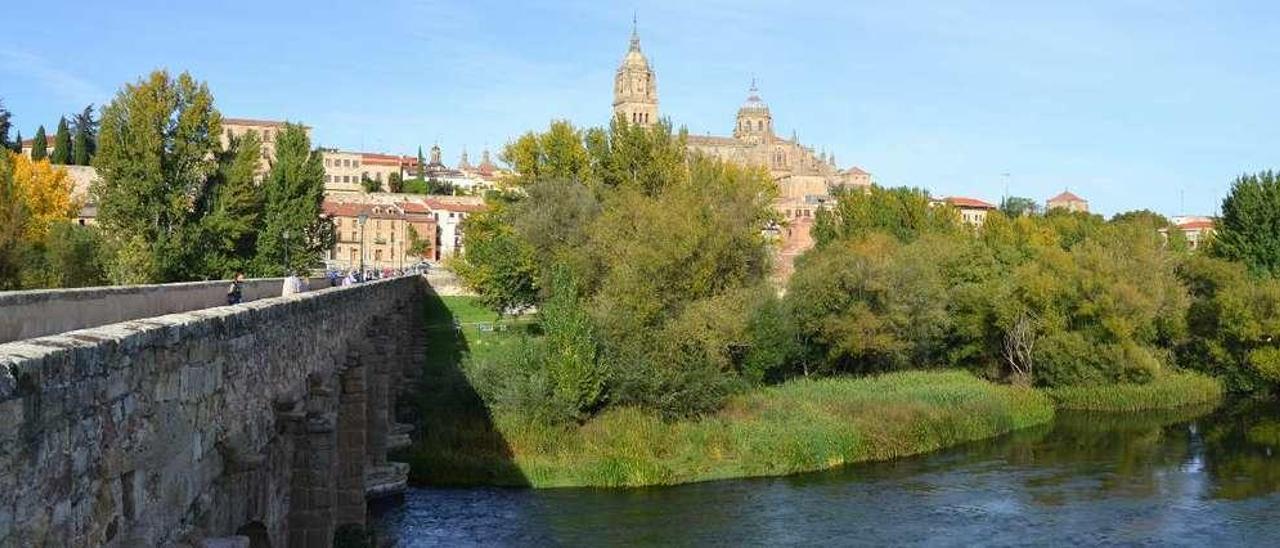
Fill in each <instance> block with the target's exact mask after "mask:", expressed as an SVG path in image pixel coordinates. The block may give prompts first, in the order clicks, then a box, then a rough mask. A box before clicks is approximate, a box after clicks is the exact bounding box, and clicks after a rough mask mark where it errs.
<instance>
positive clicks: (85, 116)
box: [71, 104, 98, 166]
mask: <svg viewBox="0 0 1280 548" xmlns="http://www.w3.org/2000/svg"><path fill="white" fill-rule="evenodd" d="M71 129H72V134H73V135H74V137H73V138H72V141H73V143H72V150H73V154H72V159H73V160H74V161H75V164H76V165H78V166H87V165H89V163H90V162H91V161H92V160H93V155H94V153H95V152H97V148H98V122H97V120H94V118H93V105H92V104H90V105H88V106H86V107H84V110H83V111H81V112H80V113H79V114H76V115H75V117H74V119H72V121H71Z"/></svg>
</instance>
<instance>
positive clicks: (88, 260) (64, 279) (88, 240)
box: [39, 221, 107, 287]
mask: <svg viewBox="0 0 1280 548" xmlns="http://www.w3.org/2000/svg"><path fill="white" fill-rule="evenodd" d="M42 248H43V254H44V256H43V257H42V260H41V263H42V266H43V267H44V269H45V272H44V273H43V276H41V277H42V278H43V279H42V280H41V281H40V283H39V287H89V286H98V285H103V284H105V283H107V272H106V253H107V249H106V248H105V243H104V241H103V239H102V234H101V232H100V231H99V230H98V228H97V227H95V226H93V225H89V226H80V225H78V224H75V223H73V222H71V221H59V222H55V223H53V224H52V225H51V226H50V228H49V235H48V237H47V238H46V241H45V243H44V245H43V246H42Z"/></svg>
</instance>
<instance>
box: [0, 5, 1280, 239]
mask: <svg viewBox="0 0 1280 548" xmlns="http://www.w3.org/2000/svg"><path fill="white" fill-rule="evenodd" d="M50 6H52V4H49V3H47V2H46V3H40V2H11V3H10V4H9V5H7V6H6V8H5V10H4V13H5V19H6V21H5V22H2V23H0V27H3V28H4V29H5V38H4V40H2V41H0V100H2V101H3V102H4V104H5V106H6V107H7V108H8V109H9V110H10V111H12V112H13V121H14V123H15V125H16V127H17V129H19V130H21V131H22V134H23V135H24V136H25V137H27V138H30V137H31V136H32V135H34V133H35V130H36V126H38V125H40V124H45V126H46V129H47V130H48V131H50V132H52V131H53V129H54V126H56V124H57V119H58V116H60V115H63V114H70V113H73V112H77V111H79V110H81V109H82V108H83V107H84V106H85V105H86V104H89V103H94V104H97V105H101V104H103V103H106V102H108V101H110V100H111V98H112V97H113V96H114V95H115V94H116V92H117V91H118V90H119V89H120V88H121V87H122V86H123V84H125V83H127V82H133V81H135V80H137V79H138V78H140V77H142V76H143V75H145V74H146V73H148V72H150V71H151V70H154V69H157V68H166V69H168V70H170V71H174V72H181V71H188V72H190V73H191V74H192V75H194V76H195V77H196V78H198V79H200V80H202V81H205V82H207V83H208V85H209V87H210V89H211V90H212V92H213V94H214V98H215V102H216V105H217V107H218V108H219V110H220V111H221V112H222V113H223V115H224V116H228V117H238V118H266V119H288V120H293V121H301V122H303V123H306V124H308V125H310V126H312V127H313V128H314V129H313V138H314V139H315V141H316V143H317V144H319V145H322V146H327V147H338V148H343V149H354V150H364V151H371V152H388V153H405V154H416V152H417V148H418V146H419V145H421V146H422V147H423V148H424V149H426V148H429V147H430V146H431V145H432V144H433V143H438V144H439V145H440V147H441V148H442V149H443V150H444V156H445V158H444V159H445V161H446V163H450V164H452V163H454V162H456V161H457V159H458V155H459V153H460V152H461V151H462V149H463V148H464V147H465V148H466V150H467V151H469V152H470V154H471V158H472V159H473V161H474V160H478V159H479V155H480V151H481V150H482V149H485V148H489V149H492V150H493V151H494V152H495V154H496V152H497V151H498V150H499V149H500V148H501V147H502V145H503V144H504V143H506V142H508V141H510V140H511V139H513V138H514V137H516V136H518V135H520V134H521V133H524V132H526V131H530V130H537V129H542V128H545V127H546V126H547V124H548V123H549V122H550V121H551V120H552V119H568V120H570V121H572V122H574V123H575V124H578V125H581V126H595V125H603V124H606V123H607V122H608V119H609V116H610V102H611V100H612V95H611V94H612V85H613V74H614V71H615V70H616V68H617V65H618V63H619V62H620V61H621V59H622V56H623V54H624V53H625V52H626V50H627V44H628V38H629V36H630V32H631V26H632V17H633V15H635V16H636V17H637V19H638V27H639V32H640V37H641V42H642V46H643V49H644V52H645V53H646V55H647V56H648V57H649V60H650V63H651V66H653V67H654V69H655V70H656V71H657V79H658V94H659V98H660V110H661V114H662V115H663V116H666V117H669V118H670V119H671V120H672V121H673V123H674V124H675V125H676V126H677V127H679V126H684V127H687V128H688V129H689V131H690V132H691V133H695V134H707V133H711V134H717V135H724V134H728V133H730V132H731V130H732V127H733V123H734V116H735V113H736V111H737V108H738V106H739V105H741V104H742V102H743V100H744V99H745V98H746V96H747V88H748V87H749V85H750V82H751V79H752V78H753V77H754V78H756V79H757V81H758V83H759V88H760V95H761V96H762V97H763V98H764V100H765V102H766V103H768V105H769V107H770V109H771V112H772V115H773V119H774V127H775V128H776V129H777V130H778V133H780V134H781V135H783V136H790V135H791V133H792V131H795V132H796V133H797V135H798V136H799V138H800V140H801V142H802V143H805V144H807V145H810V146H813V147H815V148H816V149H817V150H820V151H821V150H826V151H828V152H831V153H834V154H835V156H836V160H837V163H838V164H839V165H840V166H841V167H848V166H853V165H856V166H859V167H861V168H863V169H865V170H867V171H869V172H871V173H872V175H873V178H874V180H875V181H876V182H878V183H879V184H882V185H889V186H899V185H907V186H914V187H920V188H925V189H928V190H929V191H931V192H932V193H934V194H935V195H940V196H942V195H959V196H970V197H976V198H981V199H985V200H988V201H991V202H998V201H999V200H1000V198H1001V197H1002V196H1004V195H1006V194H1009V195H1016V196H1026V197H1031V198H1035V199H1036V200H1038V201H1041V202H1042V201H1043V200H1044V199H1046V198H1048V197H1050V196H1052V195H1054V194H1057V193H1058V192H1061V191H1062V190H1064V189H1069V190H1071V191H1072V192H1073V193H1076V194H1079V195H1081V196H1083V197H1085V198H1087V199H1089V200H1090V202H1091V206H1092V208H1093V209H1094V210H1095V211H1098V212H1101V213H1104V214H1112V213H1116V212H1120V211H1126V210H1131V209H1144V208H1145V209H1152V210H1155V211H1157V212H1160V213H1163V214H1166V215H1175V214H1182V213H1190V214H1213V213H1215V212H1216V211H1217V210H1218V208H1219V205H1220V203H1221V199H1222V198H1223V197H1224V196H1225V195H1226V193H1227V191H1228V190H1229V188H1230V183H1231V180H1232V179H1233V178H1234V177H1236V176H1237V175H1239V174H1241V173H1245V172H1253V171H1259V170H1263V169H1272V168H1280V161H1278V160H1280V159H1278V158H1277V153H1280V124H1277V123H1276V121H1277V120H1276V118H1277V117H1276V114H1277V99H1278V98H1280V70H1277V68H1278V67H1280V41H1278V40H1275V39H1274V37H1273V36H1272V34H1273V33H1272V32H1270V30H1269V29H1270V28H1271V27H1273V26H1274V22H1275V21H1277V19H1280V3H1277V2H1268V1H1232V0H1221V1H1217V2H1212V1H1203V2H1201V1H1167V0H1107V1H1092V0H1080V1H1071V2H1026V1H1010V2H1003V1H985V2H969V1H961V0H934V1H925V0H920V1H916V0H899V1H895V2H870V1H868V2H862V1H843V2H841V1H833V2H806V1H791V2H780V1H777V0H768V1H757V0H696V1H691V0H676V1H665V0H664V1H654V2H650V1H638V0H636V1H631V2H615V1H612V0H567V1H560V2H536V1H519V2H516V1H511V2H499V1H491V0H474V1H462V0H459V1H439V0H388V1H367V2H325V1H305V2H303V1H294V0H287V1H274V0H273V1H258V2H240V1H235V2H218V1H214V0H211V1H207V2H160V1H156V2H141V1H133V0H113V1H111V2H98V1H83V0H77V1H69V2H60V3H57V4H56V8H52V11H56V12H57V13H56V14H54V15H53V17H54V19H50V17H51V14H50V11H51V8H50Z"/></svg>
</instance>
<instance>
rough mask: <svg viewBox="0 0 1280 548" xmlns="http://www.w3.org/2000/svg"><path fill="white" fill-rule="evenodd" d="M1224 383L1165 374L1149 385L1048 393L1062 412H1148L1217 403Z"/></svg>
mask: <svg viewBox="0 0 1280 548" xmlns="http://www.w3.org/2000/svg"><path fill="white" fill-rule="evenodd" d="M1223 392H1224V390H1223V386H1222V382H1221V381H1218V380H1217V379H1214V378H1211V377H1207V376H1204V375H1201V374H1198V373H1194V372H1183V373H1165V374H1162V375H1159V376H1157V377H1156V378H1155V379H1153V380H1152V381H1151V382H1148V383H1146V384H1134V383H1109V384H1098V385H1088V386H1085V385H1075V386H1065V387H1060V388H1051V389H1048V390H1046V391H1045V393H1046V394H1048V395H1049V397H1050V398H1053V401H1054V403H1055V405H1057V407H1058V408H1059V409H1073V410H1081V411H1145V410H1151V409H1169V408H1175V407H1183V406H1189V405H1201V404H1206V403H1214V402H1217V401H1218V400H1220V399H1221V398H1222V394H1223Z"/></svg>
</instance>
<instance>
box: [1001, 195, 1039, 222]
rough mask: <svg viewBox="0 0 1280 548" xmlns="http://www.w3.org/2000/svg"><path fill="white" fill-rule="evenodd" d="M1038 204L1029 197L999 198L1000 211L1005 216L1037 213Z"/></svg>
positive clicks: (1012, 216)
mask: <svg viewBox="0 0 1280 548" xmlns="http://www.w3.org/2000/svg"><path fill="white" fill-rule="evenodd" d="M1039 211H1040V204H1039V203H1037V202H1036V201H1035V200H1032V199H1031V198H1023V197H1021V196H1007V197H1005V198H1003V199H1001V200H1000V212H1001V213H1004V215H1005V216H1006V217H1009V218H1011V219H1012V218H1014V217H1021V216H1023V215H1034V214H1036V213H1039Z"/></svg>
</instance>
